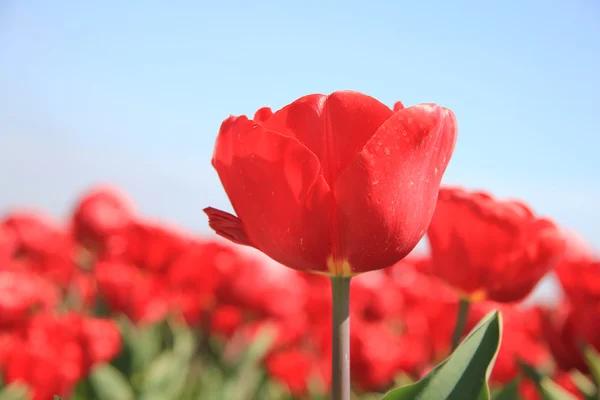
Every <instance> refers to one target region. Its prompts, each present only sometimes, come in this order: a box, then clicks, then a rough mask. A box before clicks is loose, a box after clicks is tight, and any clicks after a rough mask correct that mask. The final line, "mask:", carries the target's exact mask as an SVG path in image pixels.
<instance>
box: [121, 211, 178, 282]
mask: <svg viewBox="0 0 600 400" xmlns="http://www.w3.org/2000/svg"><path fill="white" fill-rule="evenodd" d="M189 243H190V241H189V239H188V238H187V237H185V236H184V235H182V234H180V233H179V232H177V231H176V230H175V229H171V228H168V227H166V226H163V225H159V224H156V223H150V222H135V223H133V224H131V226H130V229H129V230H128V231H127V233H126V246H125V248H124V252H123V254H120V255H119V256H120V257H121V258H122V259H123V260H125V261H127V262H129V263H131V264H134V265H136V266H137V267H138V268H141V269H143V270H147V271H153V272H164V271H166V270H167V269H168V268H169V267H170V266H171V264H172V263H173V262H174V261H175V260H176V259H177V258H178V257H179V256H180V255H181V254H182V253H183V252H184V251H185V250H186V249H187V246H188V244H189Z"/></svg>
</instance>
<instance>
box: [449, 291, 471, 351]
mask: <svg viewBox="0 0 600 400" xmlns="http://www.w3.org/2000/svg"><path fill="white" fill-rule="evenodd" d="M470 307H471V302H470V301H469V300H466V299H462V298H461V299H460V302H459V303H458V315H457V317H456V326H455V327H454V333H453V334H452V351H454V350H456V348H457V347H458V344H459V343H460V338H461V337H462V335H463V333H464V330H465V325H466V323H467V318H468V316H469V308H470Z"/></svg>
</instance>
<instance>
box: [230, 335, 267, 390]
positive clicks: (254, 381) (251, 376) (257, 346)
mask: <svg viewBox="0 0 600 400" xmlns="http://www.w3.org/2000/svg"><path fill="white" fill-rule="evenodd" d="M274 339H275V331H274V329H273V328H272V327H270V326H268V325H267V326H264V327H263V328H262V329H261V330H260V331H259V332H258V334H257V338H256V339H255V340H254V341H253V342H252V343H251V344H250V346H249V347H248V349H247V350H246V351H245V352H244V354H243V356H242V357H241V359H240V360H239V363H238V364H237V368H236V379H233V380H230V381H228V382H227V384H226V385H225V388H224V393H225V397H224V398H226V399H231V400H252V399H254V398H255V396H254V395H255V393H256V392H257V390H259V386H260V384H261V381H262V380H263V379H264V371H263V368H262V360H263V359H264V357H265V356H266V355H267V353H268V351H269V349H270V348H271V345H272V344H273V340H274Z"/></svg>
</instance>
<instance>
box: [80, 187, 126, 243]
mask: <svg viewBox="0 0 600 400" xmlns="http://www.w3.org/2000/svg"><path fill="white" fill-rule="evenodd" d="M133 218H134V207H133V204H132V203H131V202H130V200H129V198H128V197H127V196H126V195H125V194H124V193H122V192H121V191H120V190H118V189H117V188H114V187H111V186H104V185H103V186H98V187H96V188H94V189H92V190H90V191H89V192H87V193H86V194H85V195H84V196H83V197H82V198H81V199H80V200H79V202H78V204H77V205H76V206H75V210H74V212H73V218H72V231H73V235H74V236H75V238H76V239H77V241H78V242H79V243H82V244H83V245H85V246H86V247H88V248H89V249H91V250H94V251H104V250H106V249H107V248H108V247H111V246H114V245H118V243H116V242H117V241H119V239H120V235H121V234H122V233H123V232H124V230H125V229H127V227H128V226H129V224H130V223H131V222H132V221H133Z"/></svg>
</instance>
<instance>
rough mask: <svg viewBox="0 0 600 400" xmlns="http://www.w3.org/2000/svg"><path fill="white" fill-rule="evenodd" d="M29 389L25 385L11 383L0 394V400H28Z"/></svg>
mask: <svg viewBox="0 0 600 400" xmlns="http://www.w3.org/2000/svg"><path fill="white" fill-rule="evenodd" d="M28 399H29V389H28V388H27V386H25V385H21V384H18V383H11V384H10V385H7V386H6V387H4V389H2V391H1V392H0V400H28Z"/></svg>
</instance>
